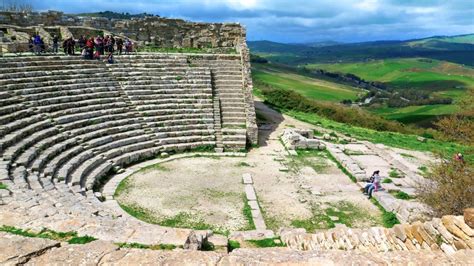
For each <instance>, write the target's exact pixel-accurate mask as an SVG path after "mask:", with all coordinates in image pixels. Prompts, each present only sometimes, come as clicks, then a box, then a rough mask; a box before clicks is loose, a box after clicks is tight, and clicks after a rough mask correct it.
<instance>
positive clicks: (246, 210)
mask: <svg viewBox="0 0 474 266" xmlns="http://www.w3.org/2000/svg"><path fill="white" fill-rule="evenodd" d="M242 198H243V200H244V208H243V209H242V214H243V215H244V217H245V219H246V220H247V226H245V227H244V228H242V229H241V230H242V231H248V230H254V229H255V222H254V221H253V217H252V208H250V205H249V204H248V201H247V198H246V197H245V195H243V197H242Z"/></svg>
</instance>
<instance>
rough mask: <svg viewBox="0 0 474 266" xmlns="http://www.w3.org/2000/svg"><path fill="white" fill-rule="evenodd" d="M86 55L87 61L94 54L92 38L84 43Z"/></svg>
mask: <svg viewBox="0 0 474 266" xmlns="http://www.w3.org/2000/svg"><path fill="white" fill-rule="evenodd" d="M86 49H87V50H86V53H87V56H86V57H87V58H88V59H92V56H93V54H94V38H93V37H90V38H89V39H87V41H86Z"/></svg>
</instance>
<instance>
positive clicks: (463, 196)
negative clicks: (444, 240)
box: [417, 159, 474, 216]
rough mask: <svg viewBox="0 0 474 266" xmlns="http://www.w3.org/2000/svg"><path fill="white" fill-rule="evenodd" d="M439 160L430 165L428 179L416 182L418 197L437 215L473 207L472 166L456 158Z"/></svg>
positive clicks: (473, 168) (473, 173) (473, 175)
mask: <svg viewBox="0 0 474 266" xmlns="http://www.w3.org/2000/svg"><path fill="white" fill-rule="evenodd" d="M440 161H441V163H438V164H434V165H433V166H432V167H431V171H430V175H429V179H428V181H427V182H422V183H420V184H418V188H417V190H418V192H417V193H418V199H420V201H422V202H424V203H426V204H427V205H429V206H431V207H432V208H433V210H434V211H435V213H436V214H437V215H438V216H442V215H447V214H450V215H451V214H458V215H459V214H462V212H463V210H464V209H466V208H471V207H474V178H473V177H474V167H473V166H472V164H469V163H467V162H462V161H458V160H445V159H440Z"/></svg>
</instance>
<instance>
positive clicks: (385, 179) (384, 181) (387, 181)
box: [382, 178, 393, 184]
mask: <svg viewBox="0 0 474 266" xmlns="http://www.w3.org/2000/svg"><path fill="white" fill-rule="evenodd" d="M392 182H393V180H392V179H390V178H384V179H383V180H382V183H383V184H389V183H392Z"/></svg>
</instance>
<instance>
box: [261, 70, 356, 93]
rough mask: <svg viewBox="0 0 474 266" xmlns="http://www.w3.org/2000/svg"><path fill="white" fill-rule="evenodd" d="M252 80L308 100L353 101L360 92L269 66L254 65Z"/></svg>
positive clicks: (345, 86)
mask: <svg viewBox="0 0 474 266" xmlns="http://www.w3.org/2000/svg"><path fill="white" fill-rule="evenodd" d="M253 67H254V69H253V70H252V78H253V79H254V80H257V81H260V82H263V83H266V84H269V85H271V86H274V87H275V88H278V89H284V90H292V91H296V92H298V93H300V94H301V95H303V96H304V97H306V98H308V99H315V100H321V101H331V102H340V101H342V100H345V99H350V100H355V99H357V96H358V94H360V93H362V90H360V89H356V88H353V87H350V86H347V85H342V84H338V83H333V82H329V81H324V80H319V79H314V78H310V77H305V76H302V75H299V74H296V73H291V72H289V71H288V70H287V69H280V68H278V67H276V66H271V65H259V64H254V65H253Z"/></svg>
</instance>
